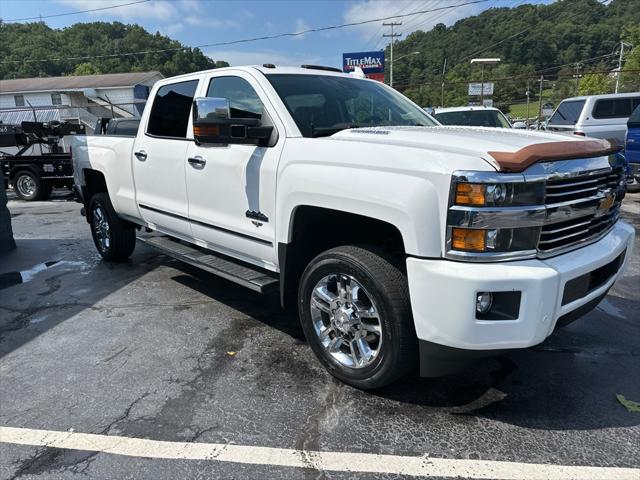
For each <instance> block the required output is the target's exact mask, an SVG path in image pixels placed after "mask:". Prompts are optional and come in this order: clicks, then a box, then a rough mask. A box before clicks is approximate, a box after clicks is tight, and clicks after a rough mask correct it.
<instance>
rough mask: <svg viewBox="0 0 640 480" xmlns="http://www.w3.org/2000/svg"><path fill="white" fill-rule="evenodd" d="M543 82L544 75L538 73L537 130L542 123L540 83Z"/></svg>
mask: <svg viewBox="0 0 640 480" xmlns="http://www.w3.org/2000/svg"><path fill="white" fill-rule="evenodd" d="M543 83H544V75H540V93H539V97H538V130H539V129H540V125H541V124H542V84H543Z"/></svg>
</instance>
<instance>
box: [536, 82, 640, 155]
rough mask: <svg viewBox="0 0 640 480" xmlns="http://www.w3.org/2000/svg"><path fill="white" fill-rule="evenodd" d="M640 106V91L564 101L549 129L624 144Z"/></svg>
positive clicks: (552, 118)
mask: <svg viewBox="0 0 640 480" xmlns="http://www.w3.org/2000/svg"><path fill="white" fill-rule="evenodd" d="M638 105H640V92H633V93H614V94H609V95H589V96H586V97H572V98H567V99H565V100H563V101H562V102H560V105H558V108H556V110H555V112H553V115H551V118H550V119H549V121H548V122H547V130H551V131H555V132H558V133H568V134H573V135H582V136H587V137H595V138H606V139H615V140H616V141H617V142H618V143H619V144H620V145H622V144H624V136H625V133H626V132H627V119H628V118H629V116H630V115H631V112H633V110H634V109H635V108H636V107H637V106H638Z"/></svg>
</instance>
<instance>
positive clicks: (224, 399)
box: [0, 193, 640, 479]
mask: <svg viewBox="0 0 640 480" xmlns="http://www.w3.org/2000/svg"><path fill="white" fill-rule="evenodd" d="M12 198H13V199H12ZM9 209H10V211H11V214H12V218H13V228H14V233H15V237H16V240H17V244H18V250H17V251H16V252H14V253H11V254H9V255H5V256H3V257H0V273H3V272H9V271H23V272H27V271H28V272H30V274H29V275H23V278H25V280H27V281H26V282H25V283H21V284H16V285H13V286H10V287H7V288H4V289H2V290H0V442H1V443H0V478H3V479H5V478H6V479H9V478H20V479H28V478H72V477H76V476H79V475H80V476H85V477H88V478H100V479H102V478H104V479H113V478H304V479H322V478H331V479H334V478H336V479H343V478H371V477H372V476H376V478H404V477H405V476H407V475H416V474H418V473H421V472H422V473H424V474H430V475H432V476H433V477H436V478H440V477H442V478H451V477H470V478H602V479H605V478H635V479H639V478H640V470H631V469H636V468H640V413H634V412H630V411H628V410H627V409H626V408H625V407H624V406H623V405H622V404H621V403H620V402H619V401H618V400H617V399H616V395H617V394H622V395H624V396H625V397H626V398H627V399H631V400H635V401H640V369H639V368H638V367H639V365H640V361H639V360H640V342H639V340H640V253H639V252H640V248H639V247H640V239H638V238H636V249H635V253H634V254H633V257H632V259H631V264H630V267H629V269H628V270H627V272H626V274H625V276H624V277H623V278H622V279H621V280H620V281H619V282H618V284H617V285H616V286H615V287H614V288H613V289H612V290H611V291H610V293H609V295H608V296H607V298H606V299H605V300H604V301H603V302H602V303H601V305H600V306H599V307H598V308H597V309H596V310H594V311H593V312H591V313H590V314H588V315H587V316H586V317H585V318H583V319H581V320H580V321H578V322H575V323H573V324H572V325H570V326H569V327H567V328H566V329H564V330H562V331H560V332H558V333H557V334H555V335H554V336H552V337H551V338H550V339H549V340H548V341H547V342H545V343H544V344H542V345H540V346H538V347H536V348H533V349H529V350H525V351H520V352H516V353H512V354H509V355H507V356H504V357H502V358H499V359H496V360H489V361H485V362H483V363H479V364H477V365H475V366H474V367H473V368H472V369H470V370H468V371H465V372H464V373H461V374H458V375H455V376H451V377H447V378H442V379H419V378H409V379H406V380H405V381H403V382H402V383H400V384H396V385H393V386H391V387H388V388H386V389H385V390H382V391H378V392H375V393H370V392H362V391H358V390H356V389H353V388H351V387H348V386H345V385H343V384H341V383H339V382H337V381H335V380H333V379H332V377H330V376H329V375H328V374H327V373H326V372H325V371H324V370H323V369H322V367H321V366H320V365H319V363H318V362H317V361H316V360H315V358H314V357H313V355H312V353H311V351H310V349H309V348H308V347H307V345H306V343H305V341H304V339H303V336H302V332H301V329H300V328H299V326H298V324H297V320H296V319H295V318H292V317H291V316H288V315H286V314H285V313H283V312H281V311H280V310H279V308H278V302H277V299H276V298H275V297H263V296H260V295H258V294H254V293H253V292H250V291H248V290H245V289H243V288H241V287H237V286H235V285H233V284H231V283H229V282H227V281H224V280H221V279H218V278H216V277H213V276H210V275H208V274H205V273H202V272H199V271H197V270H194V269H192V268H190V267H188V266H186V265H183V264H180V263H179V262H177V261H174V260H171V259H169V258H167V257H164V256H162V255H160V254H157V253H156V252H154V251H152V250H150V249H148V248H146V247H144V246H142V245H138V247H137V249H136V251H135V253H134V255H133V257H132V258H131V261H130V262H129V263H125V264H117V265H115V264H108V263H104V262H102V261H101V260H100V259H99V257H98V254H97V253H96V251H95V248H94V246H93V243H92V240H91V236H90V233H89V228H88V226H87V224H86V222H85V220H84V219H83V218H82V217H81V216H80V215H79V210H80V206H79V205H78V204H77V203H74V202H73V201H72V200H71V199H70V198H69V197H68V195H65V194H61V193H58V194H56V196H55V197H54V199H53V200H51V201H48V202H34V203H25V202H21V201H17V200H15V199H14V197H12V196H11V194H10V202H9ZM623 216H624V218H625V219H626V220H627V221H630V222H632V223H633V224H634V225H635V227H636V229H637V230H638V229H640V194H636V195H629V196H628V197H627V199H626V200H625V204H624V205H623ZM45 262H49V264H48V265H46V264H45V266H41V267H37V265H42V264H44V263H45ZM51 262H56V263H51ZM34 267H36V268H34ZM41 431H46V432H41ZM56 432H58V433H57V436H56ZM76 434H77V435H76ZM80 434H95V435H96V436H82V435H80ZM65 435H66V436H65ZM27 437H29V438H32V440H29V441H27V440H24V439H25V438H27ZM122 437H126V438H122ZM21 438H22V439H23V440H24V441H19V440H20V439H21ZM66 439H72V440H73V442H76V443H73V442H72V443H66V444H65V443H64V442H65V441H66ZM110 439H111V440H112V439H116V441H115V442H112V443H110V444H107V443H104V442H108V441H110ZM139 439H148V440H153V441H155V442H149V443H144V444H143V443H141V442H139V441H138V440H139ZM69 441H70V440H69ZM101 442H102V443H101ZM163 442H172V443H163ZM187 444H193V445H194V447H193V448H190V447H189V445H187ZM212 444H215V445H216V446H215V447H212V446H211V445H212ZM65 445H66V446H67V447H68V448H61V447H62V446H65ZM104 445H107V446H104ZM196 447H197V448H196ZM259 447H268V448H270V449H271V450H267V449H261V448H259ZM194 452H195V453H194ZM198 452H200V453H198ZM315 452H333V453H332V454H331V455H329V454H327V455H322V454H317V453H315ZM342 453H351V454H354V455H352V456H344V455H342V456H341V454H342ZM287 459H289V460H287ZM503 462H504V463H503ZM540 464H543V465H540ZM544 465H555V466H563V467H567V468H566V469H564V470H559V469H556V470H553V469H545V467H544ZM528 466H530V467H531V468H527V467H528ZM578 467H601V468H607V470H604V469H588V468H586V469H585V468H578ZM558 468H559V467H558ZM351 470H356V471H351ZM509 472H510V473H509ZM377 474H379V475H377ZM554 475H555V476H554Z"/></svg>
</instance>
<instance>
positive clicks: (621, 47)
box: [615, 40, 631, 93]
mask: <svg viewBox="0 0 640 480" xmlns="http://www.w3.org/2000/svg"><path fill="white" fill-rule="evenodd" d="M625 45H627V46H629V47H630V46H631V45H630V44H629V43H625V42H623V41H622V40H620V57H619V58H618V74H617V75H616V92H615V93H618V85H619V84H620V75H622V61H623V60H624V46H625Z"/></svg>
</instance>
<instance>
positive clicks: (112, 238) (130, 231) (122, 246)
mask: <svg viewBox="0 0 640 480" xmlns="http://www.w3.org/2000/svg"><path fill="white" fill-rule="evenodd" d="M89 222H90V224H91V235H92V236H93V243H94V244H95V245H96V248H97V249H98V252H99V253H100V255H101V256H102V258H104V259H105V260H109V261H114V262H117V261H122V260H126V259H127V258H129V257H130V256H131V254H132V253H133V250H134V248H135V246H136V233H135V227H134V226H133V225H132V224H130V223H129V222H127V221H125V220H122V219H121V218H120V217H118V214H117V213H116V212H115V210H114V209H113V205H111V200H109V195H107V194H106V193H97V194H95V195H94V196H93V197H91V201H90V202H89Z"/></svg>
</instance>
